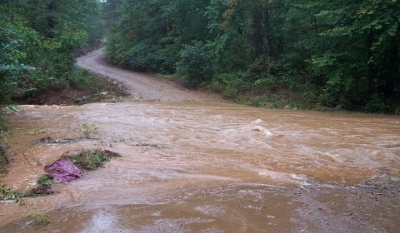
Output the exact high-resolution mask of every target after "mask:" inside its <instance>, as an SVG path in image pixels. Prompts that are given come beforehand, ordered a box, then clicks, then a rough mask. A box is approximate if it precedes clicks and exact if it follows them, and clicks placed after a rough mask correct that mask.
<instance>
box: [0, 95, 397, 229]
mask: <svg viewBox="0 0 400 233" xmlns="http://www.w3.org/2000/svg"><path fill="white" fill-rule="evenodd" d="M18 109H19V110H20V111H19V112H16V113H12V114H8V115H6V117H5V118H6V122H7V124H8V125H9V129H10V131H9V133H8V135H7V137H8V140H9V143H10V151H9V152H10V153H14V154H15V155H14V156H13V157H12V158H13V160H14V161H13V162H12V163H11V164H10V166H9V174H8V175H7V176H6V177H4V178H3V182H5V183H7V184H8V185H9V186H10V187H12V188H15V189H18V190H27V189H29V188H31V187H32V186H33V185H35V180H36V178H37V177H38V176H39V175H41V174H42V173H43V167H44V165H46V164H48V163H51V162H52V161H55V160H57V159H58V158H59V157H60V156H61V155H62V154H63V153H65V152H67V151H74V150H79V149H90V148H101V149H108V150H110V151H113V152H116V153H119V154H120V155H121V157H119V158H113V159H112V160H111V161H110V162H109V163H107V164H106V166H105V167H104V168H101V169H99V170H97V171H93V172H87V173H86V174H85V176H84V177H83V178H81V179H79V180H76V181H73V182H71V183H69V184H66V185H63V184H55V185H53V186H54V187H53V188H54V191H55V194H54V195H49V196H44V197H37V198H26V202H27V204H28V207H27V208H25V207H18V206H17V205H16V204H13V203H9V202H3V203H1V204H0V210H1V212H0V232H213V233H214V232H218V233H219V232H396V230H397V229H399V227H400V219H399V218H400V217H399V216H400V211H399V208H400V194H399V185H398V184H399V177H400V118H399V117H395V116H383V115H365V114H357V113H321V112H307V111H291V110H271V109H258V108H252V107H246V106H241V105H237V104H230V103H212V102H127V103H94V104H87V105H83V106H31V105H24V106H18ZM83 124H88V125H93V127H94V126H95V127H97V129H98V133H96V134H94V135H95V137H96V139H91V140H78V141H76V142H74V143H69V144H54V143H47V144H46V143H40V144H38V143H36V141H37V140H38V139H40V138H43V137H47V136H49V137H51V138H57V139H65V138H80V137H82V136H83V132H82V125H83ZM93 133H95V132H94V131H93ZM33 211H38V212H41V213H46V214H47V215H48V216H49V219H50V221H51V223H50V224H49V225H47V226H38V225H35V224H34V223H33V222H32V219H31V218H30V217H29V215H30V214H31V213H32V212H33Z"/></svg>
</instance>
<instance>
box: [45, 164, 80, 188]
mask: <svg viewBox="0 0 400 233" xmlns="http://www.w3.org/2000/svg"><path fill="white" fill-rule="evenodd" d="M44 171H45V172H46V173H48V174H49V175H50V176H52V177H53V179H54V180H55V181H58V182H61V183H63V184H65V183H68V182H70V181H73V180H76V179H79V178H80V177H82V176H83V171H82V170H81V169H79V168H78V167H77V166H75V165H74V164H73V163H71V162H70V161H69V160H67V159H64V158H61V159H59V160H57V161H55V162H53V163H51V164H48V165H46V166H45V167H44Z"/></svg>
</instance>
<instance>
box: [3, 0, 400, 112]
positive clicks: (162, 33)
mask: <svg viewBox="0 0 400 233" xmlns="http://www.w3.org/2000/svg"><path fill="white" fill-rule="evenodd" d="M0 3H1V5H0V50H1V54H0V75H1V76H0V98H1V99H0V104H6V103H10V101H12V99H13V98H14V97H16V96H17V97H18V96H24V95H30V94H32V93H35V92H40V91H42V90H44V89H48V88H63V87H65V86H68V85H70V83H71V81H72V82H73V81H74V79H73V77H74V75H75V76H76V73H77V72H79V71H77V70H76V69H75V68H74V59H75V57H76V56H77V51H78V50H79V48H83V47H84V46H87V45H94V44H99V43H100V41H101V40H102V39H103V37H105V52H106V57H107V59H108V60H109V62H111V63H112V64H115V65H117V66H120V67H124V68H127V69H131V70H135V71H140V72H149V73H159V74H164V75H167V76H173V77H178V78H179V79H180V80H181V81H182V83H183V84H184V85H185V86H186V87H188V88H205V89H209V90H212V91H214V92H217V93H219V94H221V95H222V96H223V97H225V98H227V99H232V100H235V101H237V102H241V103H248V104H253V105H257V106H266V107H272V108H273V107H285V106H287V103H284V105H282V103H281V101H280V99H282V98H290V100H291V101H292V103H291V104H292V106H293V107H303V105H304V106H306V107H307V108H311V109H323V108H329V109H347V110H358V111H365V112H377V113H392V114H393V113H394V114H400V43H399V42H400V0H351V1H343V0H330V1H326V0H318V1H316V0H253V1H246V0H169V1H159V0H135V1H133V0H107V1H98V0H80V1H78V0H69V1H56V0H2V1H0ZM265 102H268V105H265Z"/></svg>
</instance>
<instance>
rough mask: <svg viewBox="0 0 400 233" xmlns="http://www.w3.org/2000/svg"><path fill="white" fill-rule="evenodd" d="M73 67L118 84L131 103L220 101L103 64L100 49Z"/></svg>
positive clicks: (157, 79) (78, 60)
mask: <svg viewBox="0 0 400 233" xmlns="http://www.w3.org/2000/svg"><path fill="white" fill-rule="evenodd" d="M76 65H77V66H78V67H80V68H83V69H86V70H89V71H90V72H92V73H94V74H96V75H100V76H102V77H106V78H109V79H112V80H115V81H117V82H118V83H120V84H121V85H123V87H124V88H125V89H127V92H128V93H129V94H130V95H131V97H132V99H133V100H134V101H139V100H140V101H162V102H166V101H172V102H181V101H191V102H192V101H196V102H215V101H222V99H221V98H220V97H219V96H217V95H215V94H211V93H205V92H201V91H194V90H189V89H185V88H183V87H181V86H179V85H178V84H175V83H173V82H171V81H168V80H165V79H161V78H157V77H154V76H151V75H148V74H143V73H137V72H133V71H128V70H123V69H120V68H117V67H114V66H112V65H110V64H108V63H107V62H106V61H105V59H104V56H103V49H98V50H95V51H93V52H91V53H88V54H86V55H84V56H82V57H79V58H78V59H77V63H76Z"/></svg>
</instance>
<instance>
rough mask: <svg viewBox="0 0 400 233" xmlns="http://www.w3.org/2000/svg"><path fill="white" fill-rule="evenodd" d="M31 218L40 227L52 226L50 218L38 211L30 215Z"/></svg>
mask: <svg viewBox="0 0 400 233" xmlns="http://www.w3.org/2000/svg"><path fill="white" fill-rule="evenodd" d="M29 217H30V218H31V219H32V220H33V223H34V224H36V225H40V226H46V225H49V224H50V219H49V216H48V215H46V214H43V213H40V212H37V211H34V212H33V213H31V214H30V215H29Z"/></svg>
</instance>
